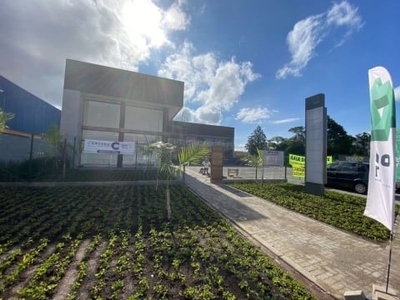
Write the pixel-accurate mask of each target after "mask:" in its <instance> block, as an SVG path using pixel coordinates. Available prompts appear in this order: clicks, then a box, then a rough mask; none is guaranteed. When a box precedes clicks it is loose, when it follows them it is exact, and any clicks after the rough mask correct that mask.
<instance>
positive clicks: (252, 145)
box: [245, 126, 267, 156]
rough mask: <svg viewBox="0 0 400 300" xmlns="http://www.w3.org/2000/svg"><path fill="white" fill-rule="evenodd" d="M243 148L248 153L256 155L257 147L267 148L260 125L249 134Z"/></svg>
mask: <svg viewBox="0 0 400 300" xmlns="http://www.w3.org/2000/svg"><path fill="white" fill-rule="evenodd" d="M245 148H246V150H247V151H248V152H249V154H250V155H254V156H256V155H257V149H260V150H265V149H267V137H266V136H265V133H264V131H263V130H262V128H261V127H260V126H257V128H256V129H255V130H254V131H253V133H252V134H251V135H250V136H249V138H248V140H247V143H246V145H245Z"/></svg>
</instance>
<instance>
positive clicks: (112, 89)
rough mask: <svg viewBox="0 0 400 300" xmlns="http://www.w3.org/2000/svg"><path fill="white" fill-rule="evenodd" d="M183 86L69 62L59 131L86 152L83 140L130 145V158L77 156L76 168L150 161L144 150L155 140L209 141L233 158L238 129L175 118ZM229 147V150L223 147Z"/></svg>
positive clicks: (123, 71) (169, 80) (145, 76)
mask: <svg viewBox="0 0 400 300" xmlns="http://www.w3.org/2000/svg"><path fill="white" fill-rule="evenodd" d="M183 90H184V83H183V82H181V81H176V80H171V79H166V78H160V77H155V76H149V75H145V74H140V73H136V72H131V71H125V70H120V69H115V68H110V67H105V66H100V65H95V64H90V63H85V62H80V61H75V60H70V59H67V61H66V68H65V78H64V93H63V103H62V114H61V132H62V133H64V134H65V135H66V137H67V139H68V140H69V142H70V143H71V144H72V143H77V144H78V148H79V149H81V150H83V144H84V143H83V142H84V141H85V140H97V141H119V142H132V143H134V145H135V151H134V153H133V154H132V155H129V154H123V155H122V154H118V153H110V152H107V151H103V152H102V153H85V151H81V153H80V155H77V156H76V159H75V162H74V165H82V166H112V167H128V166H133V165H137V164H141V163H143V164H145V163H147V162H148V161H149V160H151V159H152V157H150V156H151V155H150V154H149V153H146V151H144V148H145V146H146V145H148V144H149V143H152V142H155V141H161V140H162V141H168V142H172V143H174V144H178V145H182V144H184V143H188V142H190V141H192V142H198V141H206V142H207V143H208V144H209V145H210V146H217V145H223V146H224V147H226V158H227V159H229V158H231V157H232V155H233V149H234V146H233V140H234V129H233V128H230V127H221V126H210V125H203V124H193V123H187V122H175V121H173V118H174V117H175V116H176V114H177V113H178V112H179V110H180V109H181V108H182V106H183ZM224 149H225V148H224Z"/></svg>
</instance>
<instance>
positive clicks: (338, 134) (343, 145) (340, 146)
mask: <svg viewBox="0 0 400 300" xmlns="http://www.w3.org/2000/svg"><path fill="white" fill-rule="evenodd" d="M327 144H328V155H333V156H338V155H339V154H350V153H351V149H352V145H353V137H351V136H349V135H348V134H347V132H346V130H344V128H343V126H342V125H339V124H338V123H336V122H335V121H334V120H333V119H332V118H331V117H329V116H328V141H327Z"/></svg>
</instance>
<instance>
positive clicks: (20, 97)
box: [0, 75, 61, 162]
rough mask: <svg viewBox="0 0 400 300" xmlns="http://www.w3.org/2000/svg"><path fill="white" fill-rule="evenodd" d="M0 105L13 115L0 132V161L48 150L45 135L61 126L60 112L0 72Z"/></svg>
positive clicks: (22, 159)
mask: <svg viewBox="0 0 400 300" xmlns="http://www.w3.org/2000/svg"><path fill="white" fill-rule="evenodd" d="M0 107H1V109H2V110H3V111H5V112H10V113H13V114H14V118H12V119H11V120H10V121H8V122H7V124H6V129H5V130H4V132H3V133H2V134H1V135H0V161H1V162H10V161H13V162H22V161H24V160H27V159H30V158H39V157H43V156H44V155H45V153H46V152H47V151H48V147H49V145H48V143H47V142H46V140H45V139H44V135H45V134H46V133H47V132H48V131H49V128H50V126H51V125H52V124H56V125H58V126H60V119H61V111H60V110H59V109H57V108H56V107H54V106H52V105H50V104H49V103H47V102H45V101H43V100H42V99H40V98H38V97H36V96H35V95H33V94H31V93H30V92H28V91H26V90H25V89H23V88H21V87H20V86H18V85H16V84H15V83H13V82H11V81H10V80H8V79H6V78H5V77H3V76H1V75H0Z"/></svg>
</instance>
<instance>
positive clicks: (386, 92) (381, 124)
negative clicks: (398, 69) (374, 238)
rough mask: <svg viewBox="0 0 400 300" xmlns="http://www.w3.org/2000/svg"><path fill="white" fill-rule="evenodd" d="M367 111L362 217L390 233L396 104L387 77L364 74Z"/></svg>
mask: <svg viewBox="0 0 400 300" xmlns="http://www.w3.org/2000/svg"><path fill="white" fill-rule="evenodd" d="M368 78H369V89H370V94H369V95H370V109H371V121H372V130H371V144H370V160H369V161H370V162H369V164H370V168H369V179H368V195H367V205H366V207H365V211H364V215H365V216H367V217H370V218H372V219H375V220H376V221H378V222H380V223H382V224H383V225H385V226H386V227H387V228H388V229H389V230H390V231H393V223H394V205H395V183H396V104H395V99H394V90H393V84H392V80H391V78H390V74H389V73H388V71H387V70H386V69H385V68H383V67H375V68H373V69H370V70H369V71H368Z"/></svg>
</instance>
